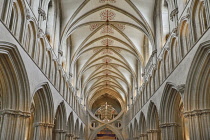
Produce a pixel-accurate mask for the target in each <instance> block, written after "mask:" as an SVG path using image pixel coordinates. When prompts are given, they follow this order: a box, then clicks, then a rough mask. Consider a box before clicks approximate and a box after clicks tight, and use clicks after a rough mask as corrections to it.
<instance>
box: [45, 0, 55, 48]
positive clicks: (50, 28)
mask: <svg viewBox="0 0 210 140" xmlns="http://www.w3.org/2000/svg"><path fill="white" fill-rule="evenodd" d="M54 14H55V7H54V3H53V2H52V0H51V1H50V2H49V4H48V13H47V22H46V36H47V38H48V40H49V42H50V44H51V45H52V41H53V37H54V22H55V21H54V16H55V15H54Z"/></svg>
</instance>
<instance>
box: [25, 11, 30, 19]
mask: <svg viewBox="0 0 210 140" xmlns="http://www.w3.org/2000/svg"><path fill="white" fill-rule="evenodd" d="M26 19H27V20H29V19H31V14H30V10H29V9H26Z"/></svg>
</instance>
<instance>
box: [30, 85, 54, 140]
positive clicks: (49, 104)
mask: <svg viewBox="0 0 210 140" xmlns="http://www.w3.org/2000/svg"><path fill="white" fill-rule="evenodd" d="M32 101H33V104H32V107H33V110H32V111H33V112H31V113H33V114H34V116H33V117H34V119H31V120H33V122H30V123H31V124H33V125H30V126H31V127H33V128H31V130H33V131H32V132H29V133H31V134H32V133H33V138H34V140H39V139H44V138H46V137H48V138H49V139H52V129H53V126H54V123H53V116H54V113H53V111H54V105H53V104H54V103H53V97H52V93H51V89H50V87H49V85H48V83H43V84H41V85H39V86H38V87H37V88H36V89H35V92H34V96H33V100H32Z"/></svg>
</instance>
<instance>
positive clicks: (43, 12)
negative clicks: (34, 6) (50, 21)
mask: <svg viewBox="0 0 210 140" xmlns="http://www.w3.org/2000/svg"><path fill="white" fill-rule="evenodd" d="M38 13H39V15H40V16H42V17H43V20H46V19H47V16H46V13H45V11H44V10H43V9H41V8H38Z"/></svg>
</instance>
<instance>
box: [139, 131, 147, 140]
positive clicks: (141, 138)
mask: <svg viewBox="0 0 210 140" xmlns="http://www.w3.org/2000/svg"><path fill="white" fill-rule="evenodd" d="M147 137H148V134H146V133H145V134H140V136H139V140H147Z"/></svg>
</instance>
